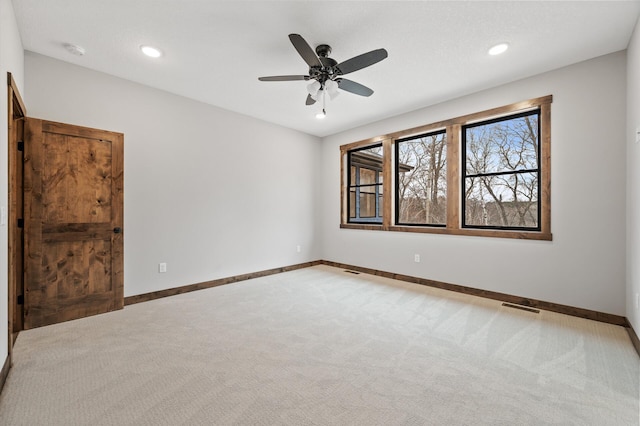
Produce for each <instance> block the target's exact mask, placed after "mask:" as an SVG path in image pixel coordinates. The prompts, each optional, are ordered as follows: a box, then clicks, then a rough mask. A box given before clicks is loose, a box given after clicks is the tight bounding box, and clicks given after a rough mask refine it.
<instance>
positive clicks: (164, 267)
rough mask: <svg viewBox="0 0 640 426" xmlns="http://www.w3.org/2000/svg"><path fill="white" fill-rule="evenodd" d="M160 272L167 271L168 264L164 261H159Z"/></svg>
mask: <svg viewBox="0 0 640 426" xmlns="http://www.w3.org/2000/svg"><path fill="white" fill-rule="evenodd" d="M158 272H159V273H161V274H163V273H165V272H167V264H166V263H164V262H162V263H158Z"/></svg>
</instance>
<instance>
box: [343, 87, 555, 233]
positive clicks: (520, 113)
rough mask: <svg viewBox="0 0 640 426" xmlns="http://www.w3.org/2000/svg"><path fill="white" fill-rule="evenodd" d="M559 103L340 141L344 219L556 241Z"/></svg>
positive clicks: (350, 224)
mask: <svg viewBox="0 0 640 426" xmlns="http://www.w3.org/2000/svg"><path fill="white" fill-rule="evenodd" d="M551 102H552V96H545V97H542V98H537V99H531V100H528V101H523V102H518V103H515V104H511V105H506V106H503V107H498V108H494V109H492V110H488V111H483V112H478V113H474V114H469V115H466V116H462V117H457V118H453V119H449V120H444V121H440V122H438V123H433V124H429V125H425V126H421V127H417V128H414V129H408V130H402V131H399V132H395V133H392V134H388V135H384V136H378V137H375V138H372V139H369V140H365V141H361V142H354V143H351V144H348V145H343V146H341V147H340V153H341V170H342V176H341V185H342V189H341V194H342V198H341V222H340V226H341V227H343V228H350V229H368V230H383V231H400V232H421V233H435V234H452V235H470V236H486V237H500V238H521V239H537V240H551V239H552V235H551V184H550V181H551V180H550V179H551V178H550V168H551V160H550V152H551V124H550V122H551Z"/></svg>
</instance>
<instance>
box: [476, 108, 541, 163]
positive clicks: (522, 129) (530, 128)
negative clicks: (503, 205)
mask: <svg viewBox="0 0 640 426" xmlns="http://www.w3.org/2000/svg"><path fill="white" fill-rule="evenodd" d="M465 147H466V149H465V152H466V166H465V167H466V173H467V175H475V174H483V173H497V172H504V171H513V170H531V169H537V168H538V112H537V111H536V112H532V113H531V114H529V115H526V116H524V117H515V118H507V119H505V120H502V121H498V122H495V123H488V124H481V125H478V126H471V127H466V128H465Z"/></svg>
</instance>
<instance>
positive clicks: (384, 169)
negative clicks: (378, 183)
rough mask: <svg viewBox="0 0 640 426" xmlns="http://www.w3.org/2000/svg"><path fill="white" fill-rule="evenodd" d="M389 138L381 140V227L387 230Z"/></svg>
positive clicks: (388, 220)
mask: <svg viewBox="0 0 640 426" xmlns="http://www.w3.org/2000/svg"><path fill="white" fill-rule="evenodd" d="M391 157H392V154H391V139H385V140H384V141H382V204H383V206H382V227H383V228H384V229H385V230H387V229H389V228H390V227H391V223H392V222H391V204H392V203H391V193H392V191H393V190H392V188H391V175H392V169H393V167H392V161H391Z"/></svg>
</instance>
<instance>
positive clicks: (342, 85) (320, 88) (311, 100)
mask: <svg viewBox="0 0 640 426" xmlns="http://www.w3.org/2000/svg"><path fill="white" fill-rule="evenodd" d="M289 40H290V41H291V44H293V47H294V48H295V49H296V51H297V52H298V54H299V55H300V56H301V57H302V59H304V61H305V62H306V63H307V65H309V73H308V75H278V76H270V77H259V78H258V80H260V81H295V80H304V81H309V80H313V81H312V82H311V83H310V84H309V85H307V92H308V94H307V99H306V101H305V105H313V104H315V103H316V102H317V101H320V100H322V113H318V114H317V115H316V118H324V117H325V116H326V112H325V107H326V96H327V95H328V96H329V99H330V100H333V99H335V98H336V97H337V96H338V94H339V92H338V89H342V90H344V91H347V92H350V93H353V94H356V95H360V96H366V97H368V96H371V95H372V94H373V90H371V89H370V88H368V87H367V86H364V85H362V84H360V83H356V82H355V81H351V80H347V79H346V78H343V77H342V76H343V75H345V74H349V73H352V72H354V71H358V70H361V69H362V68H366V67H368V66H370V65H373V64H375V63H378V62H380V61H382V60H383V59H385V58H386V57H387V56H388V53H387V51H386V50H385V49H376V50H372V51H370V52H367V53H363V54H362V55H358V56H355V57H353V58H351V59H348V60H346V61H343V62H340V63H338V62H337V61H336V60H335V59H332V58H330V57H329V55H330V54H331V46H329V45H327V44H320V45H318V46H317V47H316V49H315V51H314V50H313V49H312V48H311V46H309V43H307V42H306V41H305V39H304V38H302V36H301V35H299V34H289ZM320 116H322V117H320Z"/></svg>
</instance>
